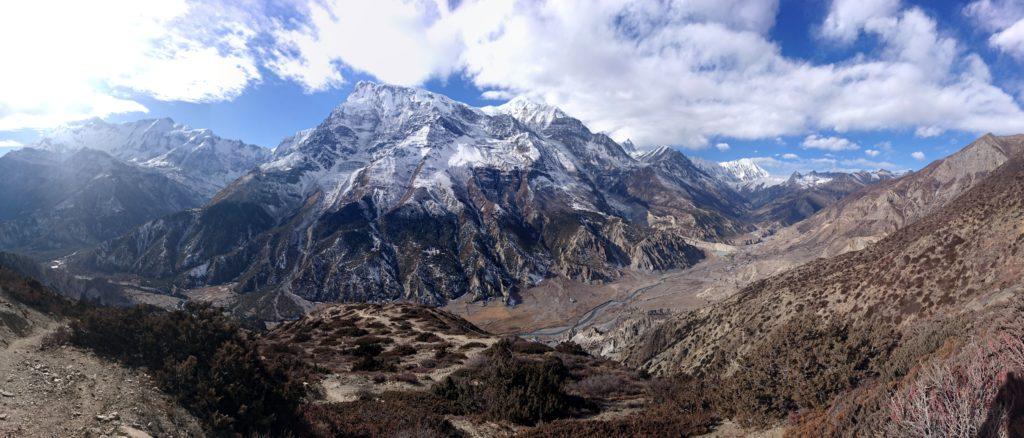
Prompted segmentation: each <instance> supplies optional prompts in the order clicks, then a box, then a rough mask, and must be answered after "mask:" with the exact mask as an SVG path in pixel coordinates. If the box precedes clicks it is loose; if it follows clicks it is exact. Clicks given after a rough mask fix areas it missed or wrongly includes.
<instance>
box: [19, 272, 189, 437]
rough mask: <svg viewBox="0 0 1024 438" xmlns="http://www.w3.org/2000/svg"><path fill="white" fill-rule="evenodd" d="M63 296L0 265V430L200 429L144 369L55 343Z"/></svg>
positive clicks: (181, 432) (76, 432) (56, 433)
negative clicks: (123, 364)
mask: <svg viewBox="0 0 1024 438" xmlns="http://www.w3.org/2000/svg"><path fill="white" fill-rule="evenodd" d="M63 303H64V302H63V300H62V299H61V298H60V297H59V296H58V295H57V294H56V293H55V292H53V291H52V290H49V289H47V288H45V287H43V286H42V285H41V284H40V283H39V282H37V281H35V280H33V279H30V278H27V277H23V276H21V275H19V274H16V273H14V272H12V271H10V270H7V269H5V268H0V376H3V378H0V393H2V394H3V395H2V396H0V435H2V436H100V435H104V434H106V435H109V436H113V435H126V436H139V435H138V434H140V433H148V434H151V435H152V436H160V435H173V436H185V435H188V436H199V435H201V434H203V433H204V432H203V429H202V427H201V426H200V423H199V422H198V421H197V420H196V419H195V418H194V417H192V416H191V415H190V414H189V413H188V412H186V411H185V409H184V408H182V407H180V406H178V405H177V403H176V402H175V401H174V400H173V399H172V398H171V397H170V396H168V395H166V394H163V393H161V392H160V391H159V390H157V389H155V388H154V383H153V381H152V379H151V377H150V376H149V375H147V374H146V373H144V372H140V371H139V370H136V369H131V368H126V367H124V366H121V365H119V364H117V363H115V362H113V361H109V360H105V359H102V358H99V357H97V356H96V355H94V354H92V353H91V352H89V351H88V350H86V349H82V348H76V347H72V346H68V345H62V344H61V342H60V341H58V340H59V339H61V337H60V335H59V334H57V332H59V331H60V330H61V329H60V327H61V326H62V325H63V324H64V323H65V322H66V318H65V317H64V316H63V315H62V311H61V310H60V309H61V308H62V306H63V305H64V304H63ZM41 406H45V407H46V411H47V412H46V415H40V414H39V409H40V407H41Z"/></svg>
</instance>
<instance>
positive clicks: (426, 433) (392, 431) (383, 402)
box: [304, 392, 459, 437]
mask: <svg viewBox="0 0 1024 438" xmlns="http://www.w3.org/2000/svg"><path fill="white" fill-rule="evenodd" d="M451 412H452V408H451V404H450V403H449V402H447V401H446V400H444V399H441V398H439V397H436V396H434V395H432V394H430V393H426V392H385V393H383V394H381V395H380V396H378V397H371V396H366V397H363V398H362V399H360V400H357V401H353V402H349V403H332V404H311V405H307V406H306V408H305V412H304V419H305V421H306V422H307V423H308V424H309V427H310V430H311V432H312V434H313V435H314V436H323V437H334V436H344V437H383V436H407V437H450V436H458V435H459V433H458V430H456V429H455V428H454V427H453V426H452V425H451V423H449V422H448V420H446V419H445V418H444V416H445V415H446V414H448V413H451Z"/></svg>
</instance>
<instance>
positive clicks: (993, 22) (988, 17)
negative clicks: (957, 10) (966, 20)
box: [964, 0, 1024, 61]
mask: <svg viewBox="0 0 1024 438" xmlns="http://www.w3.org/2000/svg"><path fill="white" fill-rule="evenodd" d="M964 15H967V16H968V17H970V18H972V19H973V20H974V22H975V23H976V24H977V25H978V26H979V27H981V28H982V29H983V30H985V31H987V32H989V34H990V35H991V36H990V37H989V40H988V43H989V45H990V46H992V47H993V48H995V49H996V50H1000V51H1002V52H1004V53H1007V54H1009V55H1011V56H1014V57H1016V58H1017V59H1019V60H1021V61H1024V1H1020V0H977V1H973V2H971V3H970V4H968V5H967V6H965V7H964Z"/></svg>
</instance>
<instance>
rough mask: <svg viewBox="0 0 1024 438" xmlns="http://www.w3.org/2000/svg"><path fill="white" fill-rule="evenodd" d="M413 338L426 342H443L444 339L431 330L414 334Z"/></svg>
mask: <svg viewBox="0 0 1024 438" xmlns="http://www.w3.org/2000/svg"><path fill="white" fill-rule="evenodd" d="M413 340H415V341H416V342H426V343H434V342H444V339H441V337H440V336H437V335H435V334H433V333H431V332H420V333H419V334H418V335H416V337H415V338H413Z"/></svg>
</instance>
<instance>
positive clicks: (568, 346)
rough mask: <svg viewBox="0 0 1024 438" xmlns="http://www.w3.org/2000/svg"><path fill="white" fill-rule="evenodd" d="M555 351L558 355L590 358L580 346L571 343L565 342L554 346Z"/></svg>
mask: <svg viewBox="0 0 1024 438" xmlns="http://www.w3.org/2000/svg"><path fill="white" fill-rule="evenodd" d="M555 351H557V352H559V353H565V354H571V355H575V356H590V353H587V350H584V349H583V347H581V346H580V344H577V343H575V342H573V341H565V342H562V343H560V344H558V345H556V346H555Z"/></svg>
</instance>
